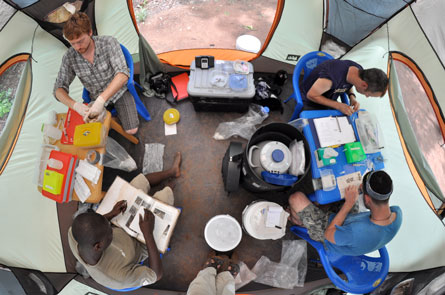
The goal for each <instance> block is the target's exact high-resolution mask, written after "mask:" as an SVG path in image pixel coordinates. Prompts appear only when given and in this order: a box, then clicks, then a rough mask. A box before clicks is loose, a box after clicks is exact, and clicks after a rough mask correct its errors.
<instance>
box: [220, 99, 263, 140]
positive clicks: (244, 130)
mask: <svg viewBox="0 0 445 295" xmlns="http://www.w3.org/2000/svg"><path fill="white" fill-rule="evenodd" d="M268 116H269V108H267V107H262V106H260V105H257V104H251V105H250V106H249V110H248V111H247V113H246V114H245V115H243V116H242V117H240V118H238V119H236V120H235V121H232V122H222V123H220V124H219V125H218V127H217V128H216V131H215V134H214V135H213V138H214V139H216V140H224V139H228V138H230V137H232V136H234V135H237V136H240V137H242V138H245V139H247V140H249V139H250V137H251V136H252V134H253V133H254V132H255V130H256V127H255V125H258V124H261V123H262V122H263V121H264V120H265V119H266V118H267V117H268Z"/></svg>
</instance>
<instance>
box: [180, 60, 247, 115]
mask: <svg viewBox="0 0 445 295" xmlns="http://www.w3.org/2000/svg"><path fill="white" fill-rule="evenodd" d="M234 63H235V62H233V61H224V60H215V66H214V67H213V68H210V69H199V68H196V67H195V61H193V62H192V64H191V65H190V78H189V82H188V85H187V92H188V94H189V96H190V98H191V100H192V103H193V106H194V108H195V110H196V111H220V112H231V111H235V112H246V111H247V109H248V107H249V104H250V103H251V102H252V98H253V97H254V96H255V85H254V80H253V65H252V64H251V63H249V62H245V63H246V64H247V66H248V73H247V74H239V73H236V72H235V70H234ZM243 86H245V87H243Z"/></svg>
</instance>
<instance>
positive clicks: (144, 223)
mask: <svg viewBox="0 0 445 295" xmlns="http://www.w3.org/2000/svg"><path fill="white" fill-rule="evenodd" d="M154 227H155V216H154V215H153V213H152V212H151V211H149V210H147V208H144V217H142V215H139V228H140V229H141V232H142V233H145V234H153V229H154Z"/></svg>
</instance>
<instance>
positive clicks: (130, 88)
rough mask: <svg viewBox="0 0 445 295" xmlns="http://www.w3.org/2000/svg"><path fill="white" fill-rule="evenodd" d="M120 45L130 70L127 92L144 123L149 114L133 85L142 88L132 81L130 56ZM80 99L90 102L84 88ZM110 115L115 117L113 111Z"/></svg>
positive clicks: (148, 119)
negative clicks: (132, 98)
mask: <svg viewBox="0 0 445 295" xmlns="http://www.w3.org/2000/svg"><path fill="white" fill-rule="evenodd" d="M120 45H121V48H122V52H123V53H124V56H125V61H126V62H127V66H128V67H129V69H130V77H129V78H128V82H127V88H128V91H130V93H131V95H133V97H134V102H135V103H136V110H137V111H138V113H139V115H141V117H142V118H144V120H145V121H150V120H151V117H150V114H149V113H148V110H147V108H146V107H145V105H144V103H143V102H142V100H141V99H140V97H139V95H138V93H137V91H136V88H135V85H136V86H138V87H139V89H142V87H141V86H140V85H139V84H138V83H136V82H135V81H134V79H133V75H134V65H133V58H132V57H131V54H130V52H129V51H128V49H127V48H125V46H124V45H122V44H120ZM82 99H83V101H84V102H86V103H89V102H90V101H91V98H90V94H89V92H88V90H86V89H85V88H84V89H83V93H82ZM111 113H112V114H113V116H115V115H116V110H115V109H113V111H112V112H111Z"/></svg>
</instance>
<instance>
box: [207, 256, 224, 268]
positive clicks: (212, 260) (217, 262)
mask: <svg viewBox="0 0 445 295" xmlns="http://www.w3.org/2000/svg"><path fill="white" fill-rule="evenodd" d="M223 264H224V260H223V259H221V258H220V257H217V256H213V257H209V258H208V259H207V261H206V263H205V264H204V268H207V267H213V268H214V269H216V270H217V271H219V269H220V268H221V267H222V265H223Z"/></svg>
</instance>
